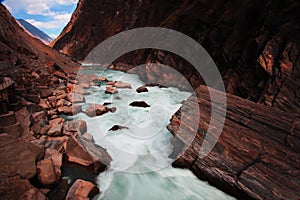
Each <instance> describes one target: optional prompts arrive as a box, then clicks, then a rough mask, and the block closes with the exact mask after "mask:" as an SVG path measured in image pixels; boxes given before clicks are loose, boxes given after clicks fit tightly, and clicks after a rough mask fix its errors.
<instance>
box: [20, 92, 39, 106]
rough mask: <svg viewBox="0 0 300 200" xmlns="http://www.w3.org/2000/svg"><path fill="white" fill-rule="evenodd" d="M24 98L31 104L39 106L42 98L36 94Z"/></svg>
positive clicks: (25, 95)
mask: <svg viewBox="0 0 300 200" xmlns="http://www.w3.org/2000/svg"><path fill="white" fill-rule="evenodd" d="M22 97H23V98H24V99H25V100H26V101H29V102H32V103H35V104H39V102H40V98H39V97H38V96H37V95H35V94H23V95H22Z"/></svg>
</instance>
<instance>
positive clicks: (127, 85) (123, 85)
mask: <svg viewBox="0 0 300 200" xmlns="http://www.w3.org/2000/svg"><path fill="white" fill-rule="evenodd" d="M113 86H114V87H116V88H128V89H131V88H132V87H131V84H130V83H123V82H121V81H116V82H114V84H113Z"/></svg>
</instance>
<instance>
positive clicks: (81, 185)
mask: <svg viewBox="0 0 300 200" xmlns="http://www.w3.org/2000/svg"><path fill="white" fill-rule="evenodd" d="M98 193H99V189H98V188H97V187H96V186H95V185H94V184H93V183H91V182H89V181H84V180H82V179H77V180H76V181H75V182H74V183H73V185H72V186H71V188H70V189H69V191H68V194H67V196H66V199H67V200H88V199H90V198H92V197H94V196H95V195H96V194H98Z"/></svg>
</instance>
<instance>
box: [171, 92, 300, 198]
mask: <svg viewBox="0 0 300 200" xmlns="http://www.w3.org/2000/svg"><path fill="white" fill-rule="evenodd" d="M214 93H215V94H219V95H224V94H222V93H221V92H218V91H215V92H214ZM197 94H198V95H199V97H198V100H197V102H192V101H194V100H195V98H190V99H189V100H187V101H185V102H184V104H183V106H182V107H181V109H180V110H179V111H178V112H177V113H176V114H175V115H173V117H172V119H171V123H170V124H169V125H168V129H169V130H170V131H171V132H172V134H174V135H176V136H177V137H176V139H174V140H173V144H174V146H175V147H177V148H178V147H180V146H182V144H184V142H185V141H187V140H185V139H184V138H188V137H189V138H193V137H194V136H195V138H194V140H193V143H192V145H191V146H190V147H189V148H188V149H187V150H186V151H185V152H184V153H183V154H182V155H181V156H180V157H179V158H178V159H177V160H176V161H175V162H174V163H173V165H174V166H176V167H184V168H189V169H191V170H192V171H193V172H194V173H195V174H196V175H197V176H198V177H199V178H201V179H204V180H208V181H209V182H210V183H211V184H213V185H215V186H217V187H219V188H221V189H223V190H224V191H227V192H229V193H231V194H233V195H235V196H237V197H239V198H241V199H248V198H254V199H297V198H299V196H300V192H299V191H300V190H299V189H300V179H299V176H300V167H299V166H300V151H299V149H300V134H299V133H300V131H299V119H300V116H299V115H296V114H292V113H286V112H282V111H280V110H277V109H271V108H269V107H267V106H263V105H259V104H255V103H252V102H250V101H248V100H244V99H242V98H239V97H236V96H233V95H229V94H227V115H226V120H225V125H224V128H223V131H222V134H221V136H220V137H219V139H218V142H217V144H216V145H215V147H214V148H213V150H212V151H211V152H210V153H209V154H208V156H206V157H204V158H200V157H199V149H200V145H201V144H203V141H204V140H203V138H204V136H205V135H206V132H207V130H208V127H209V124H210V117H211V108H210V107H211V101H214V102H215V103H217V104H221V103H223V102H220V99H210V96H209V93H208V90H207V88H206V87H205V86H200V87H199V88H198V89H197ZM193 103H197V104H198V105H199V109H200V113H201V115H200V116H201V118H200V123H199V127H198V130H195V129H194V128H192V127H190V126H189V125H190V124H193V120H197V119H196V118H192V117H190V116H194V115H195V109H193V107H191V105H194V104H193ZM182 109H184V110H185V113H188V116H182V115H181V110H182ZM218 109H219V110H220V109H221V107H220V106H219V108H218ZM218 109H217V112H219V111H218ZM182 117H185V121H186V122H184V123H181V118H182ZM211 120H216V119H211ZM179 127H180V129H179ZM182 130H184V131H182ZM210 134H212V135H213V137H215V135H214V133H210ZM180 144H181V145H180ZM177 150H178V149H177Z"/></svg>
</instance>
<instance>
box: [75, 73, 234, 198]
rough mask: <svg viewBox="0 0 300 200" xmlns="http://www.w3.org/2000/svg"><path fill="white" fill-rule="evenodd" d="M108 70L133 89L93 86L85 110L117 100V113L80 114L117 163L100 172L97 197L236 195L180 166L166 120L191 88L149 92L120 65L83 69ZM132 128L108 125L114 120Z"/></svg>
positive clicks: (110, 78)
mask: <svg viewBox="0 0 300 200" xmlns="http://www.w3.org/2000/svg"><path fill="white" fill-rule="evenodd" d="M81 73H93V74H95V73H96V74H95V75H98V76H104V77H106V78H107V79H108V80H113V81H115V80H121V81H123V82H127V83H130V84H131V86H132V89H118V91H119V93H118V94H115V95H111V94H105V92H104V91H105V88H106V86H105V85H103V86H101V87H98V86H95V87H91V88H89V89H88V91H89V92H91V94H90V95H86V96H85V98H86V103H85V104H83V105H82V106H83V110H85V109H86V108H87V107H88V104H90V103H98V104H103V103H106V102H111V103H112V104H111V105H109V107H112V106H113V107H116V108H117V110H116V112H115V113H107V114H104V115H102V116H98V117H94V118H90V117H88V116H87V115H85V114H84V113H80V114H78V115H77V116H76V118H77V119H83V120H85V121H86V122H87V124H88V132H89V133H90V134H91V135H93V137H94V140H95V142H96V143H97V144H99V145H100V146H102V147H104V148H106V149H107V152H108V153H109V154H110V156H111V157H112V159H113V161H112V162H111V166H110V167H109V168H108V169H107V170H106V171H104V172H102V173H101V174H100V175H99V177H98V184H99V186H100V191H101V194H99V195H98V196H96V197H95V199H107V200H140V199H141V200H148V199H149V200H173V199H174V200H175V199H178V200H185V199H186V200H193V199H194V200H201V199H207V200H212V199H216V200H221V199H233V198H232V197H231V196H229V195H227V194H225V193H223V192H222V191H220V190H218V189H216V188H215V187H212V186H210V185H209V184H208V183H206V182H203V181H200V180H198V179H197V178H196V177H195V176H194V175H193V174H192V173H191V172H190V171H189V170H183V169H175V168H173V167H172V166H171V163H172V160H170V159H169V158H168V156H169V155H170V154H171V152H172V149H173V147H172V145H171V144H170V141H171V139H172V135H171V133H170V132H169V131H168V130H167V128H166V126H167V125H168V123H169V119H170V118H171V116H172V114H174V113H175V112H176V111H177V110H178V109H179V108H180V106H181V104H180V102H182V100H185V99H187V98H188V97H189V96H190V95H191V93H188V92H181V91H179V90H178V89H176V88H158V87H149V88H148V90H149V92H146V93H137V92H136V91H135V89H136V88H137V87H139V86H142V85H144V83H143V82H142V81H140V80H139V78H138V76H137V75H134V74H127V73H123V72H120V71H113V70H105V71H101V70H98V71H96V72H95V71H89V70H85V71H81ZM133 101H145V102H146V103H147V104H149V105H150V106H151V107H148V108H138V107H130V106H129V104H130V103H131V102H133ZM116 124H117V125H122V126H126V127H128V129H122V130H118V131H108V130H109V129H110V128H111V127H112V126H114V125H116Z"/></svg>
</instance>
